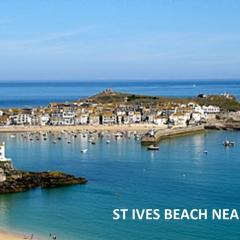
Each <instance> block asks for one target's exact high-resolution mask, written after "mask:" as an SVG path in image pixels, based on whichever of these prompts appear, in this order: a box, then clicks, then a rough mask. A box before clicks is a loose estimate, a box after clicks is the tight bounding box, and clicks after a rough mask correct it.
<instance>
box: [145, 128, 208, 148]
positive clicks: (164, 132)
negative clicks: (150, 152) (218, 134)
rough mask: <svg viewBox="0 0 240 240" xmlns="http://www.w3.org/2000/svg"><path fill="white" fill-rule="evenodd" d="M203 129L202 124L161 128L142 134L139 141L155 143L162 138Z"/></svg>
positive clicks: (146, 143)
mask: <svg viewBox="0 0 240 240" xmlns="http://www.w3.org/2000/svg"><path fill="white" fill-rule="evenodd" d="M204 130H205V127H204V125H199V126H188V127H183V128H171V129H161V130H157V131H155V132H154V133H153V134H146V135H144V136H143V137H142V139H141V143H142V144H144V145H148V144H156V143H158V142H159V141H161V140H162V139H164V138H168V137H173V136H179V135H185V134H193V133H197V132H203V131H204Z"/></svg>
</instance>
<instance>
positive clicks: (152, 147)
mask: <svg viewBox="0 0 240 240" xmlns="http://www.w3.org/2000/svg"><path fill="white" fill-rule="evenodd" d="M147 149H148V150H154V151H156V150H159V147H158V146H154V145H150V146H148V148H147Z"/></svg>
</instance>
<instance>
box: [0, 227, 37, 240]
mask: <svg viewBox="0 0 240 240" xmlns="http://www.w3.org/2000/svg"><path fill="white" fill-rule="evenodd" d="M27 236H29V235H26V234H22V233H21V234H20V233H14V232H11V231H9V230H3V229H0V239H4V240H23V239H26V240H27V239H30V238H29V237H28V238H27ZM33 240H40V238H38V237H36V236H34V238H33Z"/></svg>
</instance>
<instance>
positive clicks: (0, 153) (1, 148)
mask: <svg viewBox="0 0 240 240" xmlns="http://www.w3.org/2000/svg"><path fill="white" fill-rule="evenodd" d="M11 161H12V160H11V158H6V156H5V142H2V143H0V162H11Z"/></svg>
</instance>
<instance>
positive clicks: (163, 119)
mask: <svg viewBox="0 0 240 240" xmlns="http://www.w3.org/2000/svg"><path fill="white" fill-rule="evenodd" d="M167 121H168V118H167V117H164V116H156V117H155V118H154V121H153V123H154V124H156V125H166V124H167Z"/></svg>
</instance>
